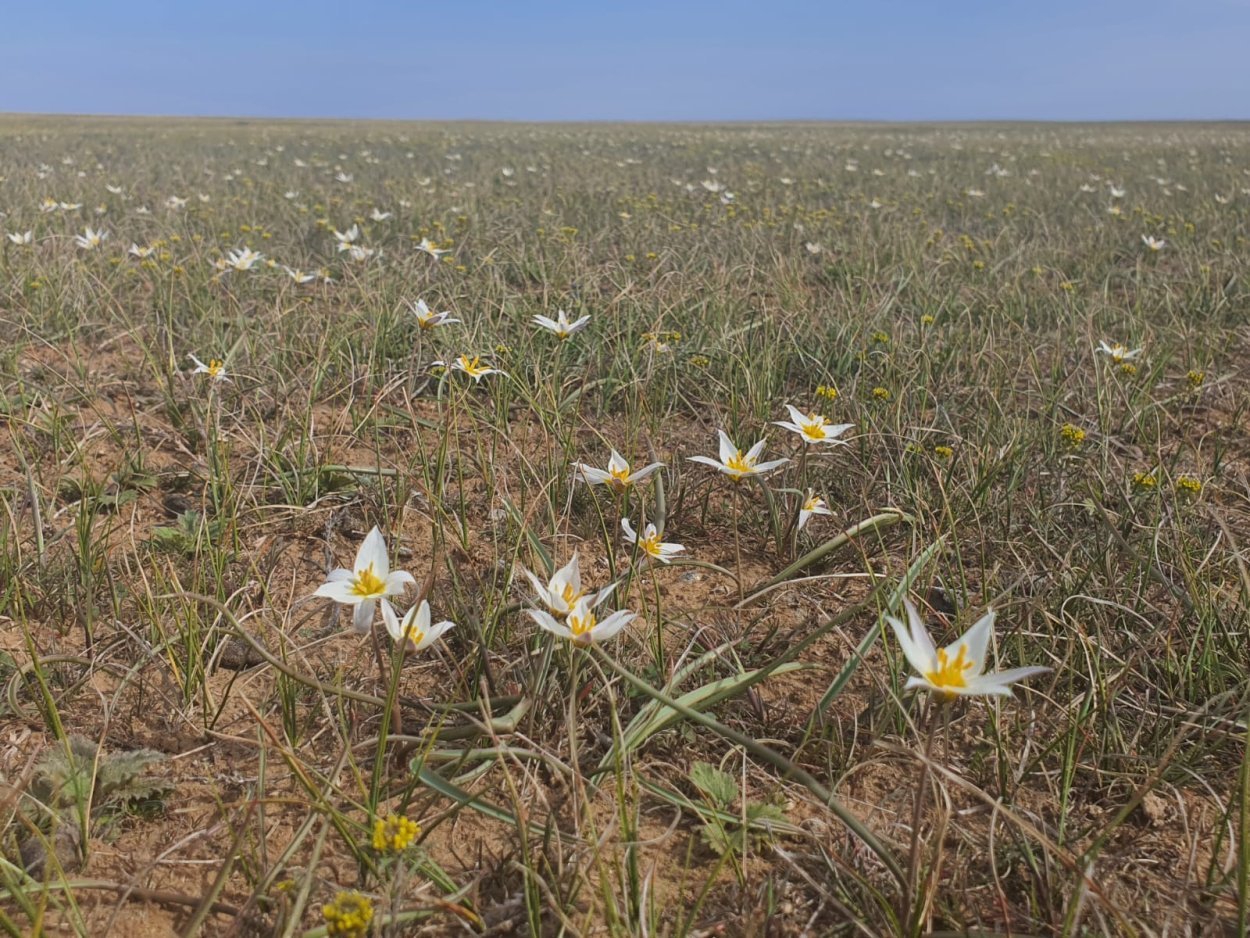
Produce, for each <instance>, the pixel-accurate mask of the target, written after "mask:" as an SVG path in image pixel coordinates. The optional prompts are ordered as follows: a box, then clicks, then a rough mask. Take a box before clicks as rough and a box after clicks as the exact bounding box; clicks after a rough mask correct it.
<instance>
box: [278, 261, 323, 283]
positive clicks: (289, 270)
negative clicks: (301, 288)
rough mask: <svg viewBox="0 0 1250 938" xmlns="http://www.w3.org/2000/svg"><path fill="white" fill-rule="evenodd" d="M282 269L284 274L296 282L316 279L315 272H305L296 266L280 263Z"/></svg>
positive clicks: (308, 281)
mask: <svg viewBox="0 0 1250 938" xmlns="http://www.w3.org/2000/svg"><path fill="white" fill-rule="evenodd" d="M282 269H283V270H285V271H286V275H287V276H288V277H290V278H291V279H292V280H294V281H295V282H296V283H311V282H312V281H314V280H316V279H317V275H316V274H310V273H305V272H304V271H302V270H299V269H297V268H294V267H287V266H286V265H285V264H283V265H282Z"/></svg>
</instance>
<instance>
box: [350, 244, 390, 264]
mask: <svg viewBox="0 0 1250 938" xmlns="http://www.w3.org/2000/svg"><path fill="white" fill-rule="evenodd" d="M347 256H348V257H349V258H351V259H352V260H353V261H356V262H357V263H360V262H361V261H367V260H368V259H369V258H371V257H375V256H376V257H381V256H382V252H381V251H379V250H378V249H377V248H367V247H365V246H364V245H362V244H349V245H348V246H347Z"/></svg>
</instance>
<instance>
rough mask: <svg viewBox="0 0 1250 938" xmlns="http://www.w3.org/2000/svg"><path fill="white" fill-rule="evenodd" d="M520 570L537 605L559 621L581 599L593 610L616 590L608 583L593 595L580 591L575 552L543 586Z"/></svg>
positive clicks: (580, 585)
mask: <svg viewBox="0 0 1250 938" xmlns="http://www.w3.org/2000/svg"><path fill="white" fill-rule="evenodd" d="M520 570H521V572H522V573H523V574H525V577H526V579H528V580H529V581H530V586H532V587H533V588H534V593H535V594H536V595H537V596H538V601H539V603H541V604H542V605H543V606H545V607H546V608H547V611H548V612H550V613H551V614H552V615H553V616H555V617H556V618H560V619H563V618H564V617H565V616H567V615H568V614H569V613H570V612H572V611H573V608H574V607H575V606H576V605H577V604H578V603H579V602H581V601H582V600H583V599H585V600H586V601H587V603H588V605H589V606H590V608H591V609H593V608H595V607H596V606H598V605H599V604H600V603H601V602H603V601H604V600H605V599H607V598H608V597H609V596H611V595H612V591H613V590H615V589H616V584H615V583H609V584H608V585H607V586H605V587H604V588H603V589H601V590H598V591H597V592H593V593H592V592H588V591H586V590H584V589H582V573H581V565H580V563H579V562H578V559H577V552H576V551H574V553H573V559H572V560H570V561H569V562H568V563H566V564H565V565H564V566H563V567H561V568H560V569H559V570H557V571H556V572H555V574H554V575H553V576H552V577H551V579H550V580H549V581H548V582H547V583H545V584H544V583H543V581H542V580H540V579H538V577H536V576H535V575H534V574H532V573H530V572H529V571H528V570H526V569H525V568H524V567H521V568H520Z"/></svg>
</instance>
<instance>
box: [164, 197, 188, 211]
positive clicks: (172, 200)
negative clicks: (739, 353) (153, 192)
mask: <svg viewBox="0 0 1250 938" xmlns="http://www.w3.org/2000/svg"><path fill="white" fill-rule="evenodd" d="M186 205H187V200H186V199H180V198H178V196H176V195H171V196H170V197H169V198H168V199H166V200H165V207H166V208H168V209H173V210H175V211H177V210H178V209H180V208H185V207H186Z"/></svg>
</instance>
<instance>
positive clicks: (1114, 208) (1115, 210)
mask: <svg viewBox="0 0 1250 938" xmlns="http://www.w3.org/2000/svg"><path fill="white" fill-rule="evenodd" d="M1107 214H1108V215H1123V214H1124V212H1123V211H1122V210H1121V208H1120V206H1118V205H1108V206H1107Z"/></svg>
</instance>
